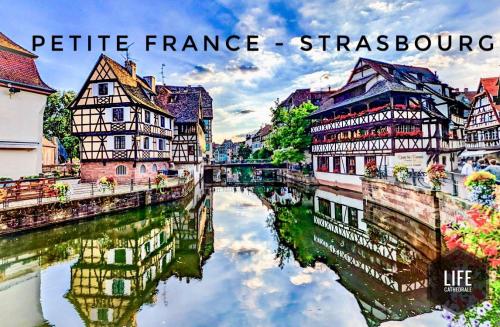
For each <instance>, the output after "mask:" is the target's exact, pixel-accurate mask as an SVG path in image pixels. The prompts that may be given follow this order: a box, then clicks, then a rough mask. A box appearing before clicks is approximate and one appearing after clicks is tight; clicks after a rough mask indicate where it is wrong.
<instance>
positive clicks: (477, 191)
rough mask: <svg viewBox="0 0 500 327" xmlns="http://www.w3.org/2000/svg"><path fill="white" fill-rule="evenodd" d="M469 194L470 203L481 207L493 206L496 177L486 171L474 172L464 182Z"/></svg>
mask: <svg viewBox="0 0 500 327" xmlns="http://www.w3.org/2000/svg"><path fill="white" fill-rule="evenodd" d="M464 184H465V186H466V187H467V190H468V191H469V192H470V197H471V201H473V202H476V203H479V204H481V205H487V206H490V207H491V206H493V201H494V192H495V186H496V177H495V175H493V174H490V173H489V172H487V171H476V172H473V173H472V174H470V175H469V176H468V177H467V179H466V180H465V182H464Z"/></svg>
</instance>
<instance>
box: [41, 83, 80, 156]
mask: <svg viewBox="0 0 500 327" xmlns="http://www.w3.org/2000/svg"><path fill="white" fill-rule="evenodd" d="M75 97H76V93H75V92H74V91H64V92H62V93H61V92H60V91H58V92H56V93H54V94H51V95H50V96H49V97H48V98H47V104H46V106H45V111H44V114H43V134H44V135H45V137H47V138H49V139H50V138H52V137H54V136H55V137H57V138H58V139H59V141H60V142H61V143H62V145H63V146H64V148H65V149H66V151H67V152H68V155H69V156H70V158H75V157H76V158H77V157H78V156H79V147H78V138H77V137H75V136H73V135H71V110H69V109H68V106H69V104H70V103H71V102H72V101H73V100H74V99H75Z"/></svg>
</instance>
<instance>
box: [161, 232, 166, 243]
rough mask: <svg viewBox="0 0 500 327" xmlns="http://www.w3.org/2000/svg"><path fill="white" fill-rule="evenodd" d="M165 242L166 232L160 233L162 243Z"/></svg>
mask: <svg viewBox="0 0 500 327" xmlns="http://www.w3.org/2000/svg"><path fill="white" fill-rule="evenodd" d="M163 243H165V232H161V233H160V244H163Z"/></svg>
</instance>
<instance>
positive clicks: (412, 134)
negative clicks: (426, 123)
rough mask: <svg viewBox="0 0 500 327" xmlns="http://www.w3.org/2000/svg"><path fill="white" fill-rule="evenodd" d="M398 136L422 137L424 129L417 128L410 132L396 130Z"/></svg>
mask: <svg viewBox="0 0 500 327" xmlns="http://www.w3.org/2000/svg"><path fill="white" fill-rule="evenodd" d="M396 136H398V137H420V136H422V131H421V130H419V129H416V130H414V131H410V132H396Z"/></svg>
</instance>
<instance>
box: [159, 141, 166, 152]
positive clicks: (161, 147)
mask: <svg viewBox="0 0 500 327" xmlns="http://www.w3.org/2000/svg"><path fill="white" fill-rule="evenodd" d="M158 150H160V151H164V150H165V140H164V139H158Z"/></svg>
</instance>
